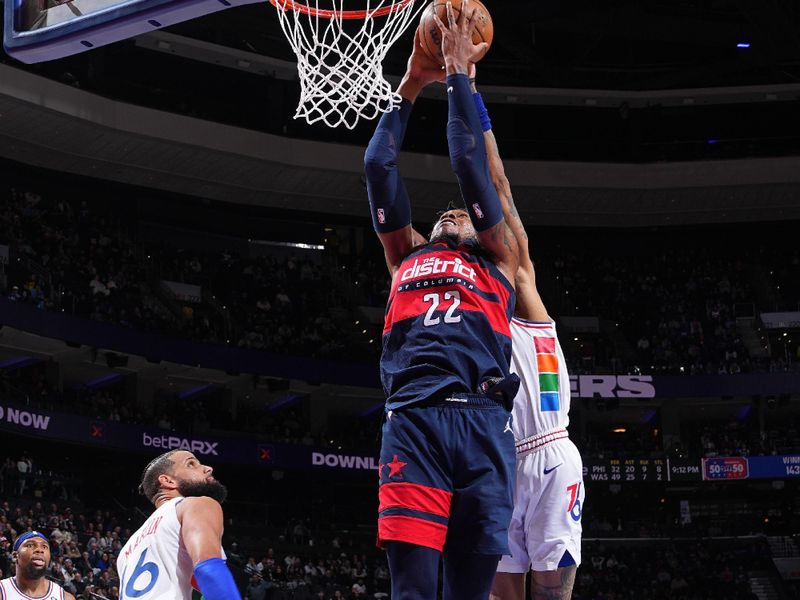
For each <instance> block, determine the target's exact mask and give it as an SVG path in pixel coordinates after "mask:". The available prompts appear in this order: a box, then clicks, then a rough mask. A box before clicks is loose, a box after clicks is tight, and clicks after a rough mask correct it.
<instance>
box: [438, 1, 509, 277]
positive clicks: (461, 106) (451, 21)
mask: <svg viewBox="0 0 800 600" xmlns="http://www.w3.org/2000/svg"><path fill="white" fill-rule="evenodd" d="M462 9H463V10H462V11H461V13H460V14H459V17H458V19H456V18H455V16H454V14H453V8H452V5H450V4H448V5H447V17H448V23H447V25H445V24H444V23H443V22H442V21H441V20H440V19H439V18H438V16H436V15H434V19H435V20H436V24H437V25H438V26H439V29H440V31H441V33H442V53H443V54H444V57H445V67H446V69H447V98H448V108H449V116H448V121H447V143H448V147H449V150H450V162H451V164H452V166H453V171H454V172H455V174H456V176H457V177H458V182H459V185H460V186H461V194H462V196H463V197H464V202H465V204H466V208H467V212H468V213H469V215H470V218H471V220H472V224H473V225H474V227H475V230H476V232H477V234H478V239H479V241H480V243H481V246H483V247H484V248H486V249H487V250H489V251H490V252H492V253H493V254H494V255H495V257H496V258H497V266H498V267H499V268H500V270H501V271H503V272H504V273H505V274H506V276H507V277H508V279H509V280H511V281H512V282H513V281H514V276H515V274H516V272H517V267H518V265H519V247H518V245H517V240H516V238H515V237H514V235H513V233H512V232H511V229H509V227H508V225H506V223H505V220H504V218H503V209H502V204H501V202H500V198H499V197H498V194H497V190H495V188H494V185H492V180H491V178H490V175H489V166H488V164H487V154H486V149H485V143H484V138H483V134H482V132H481V123H480V119H479V117H478V113H477V110H476V109H475V105H474V103H473V101H472V93H471V91H470V87H469V78H468V72H469V65H470V62H472V61H474V60H475V59H476V58H477V57H478V56H480V55H482V53H483V52H484V51H485V46H486V44H485V43H482V44H473V42H472V18H473V15H474V9H472V8H471V7H468V3H467V2H465V3H464V4H463V5H462Z"/></svg>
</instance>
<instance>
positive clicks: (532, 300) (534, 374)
mask: <svg viewBox="0 0 800 600" xmlns="http://www.w3.org/2000/svg"><path fill="white" fill-rule="evenodd" d="M485 122H486V125H485V126H484V139H485V141H486V153H487V158H488V160H489V170H490V173H491V175H492V179H493V183H494V185H495V188H496V189H497V191H498V194H499V195H500V199H501V200H502V201H503V209H504V214H505V220H506V224H507V225H508V226H509V228H510V229H511V230H512V231H513V232H514V236H515V237H516V238H517V243H518V245H519V255H520V256H519V268H518V270H517V273H516V276H515V284H516V291H517V304H516V307H515V310H514V315H515V316H514V319H513V320H512V321H511V336H512V351H511V370H512V371H513V372H515V373H517V375H519V377H520V379H521V384H520V389H519V393H518V394H517V397H516V398H515V399H514V408H513V424H512V430H513V431H514V437H515V439H516V441H517V442H516V446H517V478H516V488H515V494H514V513H513V516H512V517H511V525H510V526H509V531H508V541H509V547H510V550H511V555H510V556H503V557H502V558H501V559H500V562H499V564H498V566H497V574H496V576H495V581H494V584H493V586H492V593H491V595H490V598H491V600H523V599H524V597H525V577H526V575H527V573H528V571H530V570H532V571H533V580H532V582H531V594H532V597H533V598H534V600H544V599H547V600H556V599H557V600H568V599H569V598H570V597H571V596H572V588H573V586H574V584H575V574H576V571H577V568H578V565H580V562H581V514H582V512H583V502H584V486H583V464H582V461H581V456H580V453H579V452H578V449H577V448H576V447H575V444H573V443H572V442H571V441H570V439H569V434H568V433H567V426H568V424H569V416H568V413H569V404H570V385H569V374H568V373H567V368H566V362H565V360H564V353H563V351H562V350H561V345H560V344H559V342H558V336H557V334H556V329H555V323H554V322H553V319H551V318H550V316H549V315H548V313H547V309H546V308H545V306H544V303H543V302H542V299H541V297H540V296H539V292H538V290H537V288H536V273H535V271H534V268H533V261H532V260H531V258H530V254H529V250H528V236H527V234H526V233H525V228H524V227H523V225H522V221H521V220H520V218H519V214H518V213H517V209H516V207H515V206H514V200H513V198H512V196H511V187H510V185H509V183H508V179H507V178H506V176H505V171H504V169H503V163H502V160H501V159H500V153H499V151H498V149H497V142H496V140H495V138H494V134H493V133H492V131H491V122H490V121H489V119H488V115H487V116H486V119H485Z"/></svg>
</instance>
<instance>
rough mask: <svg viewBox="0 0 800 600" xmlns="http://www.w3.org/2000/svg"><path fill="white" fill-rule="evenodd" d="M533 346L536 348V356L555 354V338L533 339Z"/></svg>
mask: <svg viewBox="0 0 800 600" xmlns="http://www.w3.org/2000/svg"><path fill="white" fill-rule="evenodd" d="M533 345H534V346H535V347H536V353H537V354H555V353H556V338H551V337H535V338H533Z"/></svg>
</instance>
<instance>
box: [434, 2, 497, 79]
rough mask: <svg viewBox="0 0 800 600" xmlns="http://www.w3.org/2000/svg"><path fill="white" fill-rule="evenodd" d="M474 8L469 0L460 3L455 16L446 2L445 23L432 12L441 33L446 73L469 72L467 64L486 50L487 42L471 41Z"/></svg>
mask: <svg viewBox="0 0 800 600" xmlns="http://www.w3.org/2000/svg"><path fill="white" fill-rule="evenodd" d="M474 17H475V8H474V7H472V6H470V3H469V0H464V1H463V2H462V3H461V14H459V16H458V19H456V17H455V12H454V11H453V5H452V3H450V2H448V3H447V24H445V23H443V22H442V20H441V19H440V18H439V16H438V15H437V14H436V13H434V15H433V18H434V20H435V21H436V24H437V25H438V26H439V31H441V33H442V54H443V55H444V61H445V66H446V68H447V74H448V75H453V74H457V73H462V74H464V75H468V74H469V65H470V63H474V62H475V61H476V60H478V59H480V57H481V56H483V54H484V53H485V52H486V49H487V48H488V46H489V44H487V43H486V42H481V43H480V44H475V43H473V41H472V31H473V28H474V27H473V19H474Z"/></svg>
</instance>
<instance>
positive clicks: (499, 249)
mask: <svg viewBox="0 0 800 600" xmlns="http://www.w3.org/2000/svg"><path fill="white" fill-rule="evenodd" d="M478 241H479V242H480V244H481V246H483V247H484V248H485V249H486V250H488V251H489V252H491V253H492V254H493V255H494V256H495V258H496V259H497V262H496V264H497V267H498V268H499V269H500V270H501V271H502V272H503V275H505V276H506V278H507V279H508V280H509V281H511V282H512V283H513V282H514V279H515V277H516V274H517V268H518V267H519V246H518V244H517V239H516V238H515V237H514V234H513V233H512V232H511V229H510V228H509V227H508V225H506V222H505V221H500V222H499V223H497V224H496V225H494V226H493V227H490V228H489V229H486V230H484V231H479V232H478Z"/></svg>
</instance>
